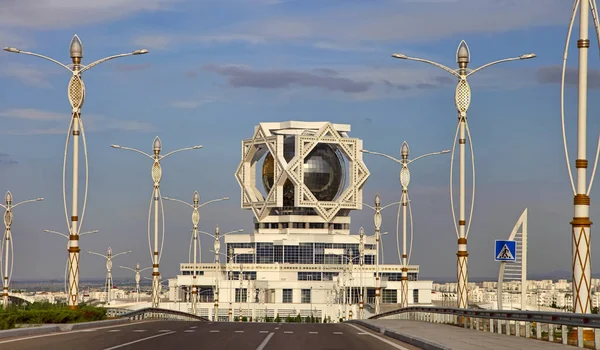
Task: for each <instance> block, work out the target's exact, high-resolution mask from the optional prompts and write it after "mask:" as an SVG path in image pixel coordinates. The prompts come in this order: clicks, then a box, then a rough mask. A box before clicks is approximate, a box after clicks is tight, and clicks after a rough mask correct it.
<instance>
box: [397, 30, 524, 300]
mask: <svg viewBox="0 0 600 350" xmlns="http://www.w3.org/2000/svg"><path fill="white" fill-rule="evenodd" d="M392 57H394V58H398V59H403V60H411V61H417V62H424V63H427V64H430V65H433V66H435V67H438V68H440V69H442V70H444V71H446V72H447V73H450V74H452V75H453V76H455V77H456V78H458V84H457V85H456V91H455V93H454V103H455V106H456V110H457V111H458V125H457V128H456V133H455V135H454V143H453V145H452V157H451V161H450V202H451V206H452V217H453V221H454V230H455V232H456V236H457V238H458V252H457V253H456V256H457V279H458V288H457V291H458V292H457V299H458V307H459V308H466V307H467V305H468V293H467V284H468V264H467V262H468V261H467V257H468V256H469V253H468V252H467V237H468V235H469V229H470V227H471V219H472V217H473V208H474V204H475V201H474V199H475V163H474V159H473V143H472V142H471V133H470V131H469V124H468V122H467V110H468V109H469V105H470V104H471V87H470V86H469V83H468V82H467V78H468V77H469V76H471V75H472V74H474V73H476V72H478V71H480V70H482V69H484V68H487V67H489V66H492V65H495V64H499V63H504V62H510V61H515V60H525V59H530V58H534V57H535V54H533V53H529V54H524V55H521V56H519V57H511V58H505V59H501V60H497V61H493V62H490V63H487V64H484V65H483V66H481V67H479V68H476V69H473V70H471V69H468V68H467V66H468V64H469V62H470V59H471V55H470V53H469V47H468V46H467V43H466V42H465V41H464V40H463V41H461V42H460V44H459V45H458V49H457V50H456V62H457V64H458V69H456V70H454V69H450V68H448V67H446V66H444V65H442V64H440V63H437V62H434V61H430V60H426V59H422V58H416V57H409V56H407V55H404V54H400V53H395V54H393V55H392ZM459 134H460V138H459V140H458V143H459V215H458V224H457V222H456V214H455V209H454V199H453V194H452V173H453V164H454V151H455V149H456V139H457V137H458V135H459ZM467 136H468V138H469V148H470V151H471V164H472V179H471V181H472V190H471V209H470V214H469V220H468V221H469V223H468V226H467V221H466V215H465V213H466V211H465V164H466V162H465V144H466V142H467V139H466V137H467Z"/></svg>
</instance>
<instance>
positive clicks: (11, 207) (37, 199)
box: [10, 198, 44, 209]
mask: <svg viewBox="0 0 600 350" xmlns="http://www.w3.org/2000/svg"><path fill="white" fill-rule="evenodd" d="M43 200H44V198H36V199H28V200H26V201H22V202H19V203H17V204H15V205H11V206H10V209H13V208H16V207H18V206H19V205H21V204H25V203H31V202H40V201H43Z"/></svg>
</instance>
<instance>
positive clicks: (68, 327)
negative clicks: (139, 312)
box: [57, 318, 131, 332]
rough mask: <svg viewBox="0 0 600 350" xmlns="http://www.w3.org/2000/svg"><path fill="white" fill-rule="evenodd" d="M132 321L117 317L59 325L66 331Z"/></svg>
mask: <svg viewBox="0 0 600 350" xmlns="http://www.w3.org/2000/svg"><path fill="white" fill-rule="evenodd" d="M129 322H131V321H130V320H129V319H127V318H115V319H113V320H103V321H91V322H81V323H65V324H60V325H57V326H59V327H60V330H61V331H63V332H65V331H77V330H80V329H89V328H97V327H107V326H115V325H119V324H125V323H129Z"/></svg>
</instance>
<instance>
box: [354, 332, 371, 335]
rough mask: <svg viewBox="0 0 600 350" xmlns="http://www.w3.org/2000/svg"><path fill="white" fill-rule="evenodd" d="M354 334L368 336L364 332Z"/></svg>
mask: <svg viewBox="0 0 600 350" xmlns="http://www.w3.org/2000/svg"><path fill="white" fill-rule="evenodd" d="M356 334H358V335H365V334H368V333H365V332H358V333H356Z"/></svg>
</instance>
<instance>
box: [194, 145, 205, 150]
mask: <svg viewBox="0 0 600 350" xmlns="http://www.w3.org/2000/svg"><path fill="white" fill-rule="evenodd" d="M203 147H204V146H202V145H196V146H192V149H200V148H203Z"/></svg>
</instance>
